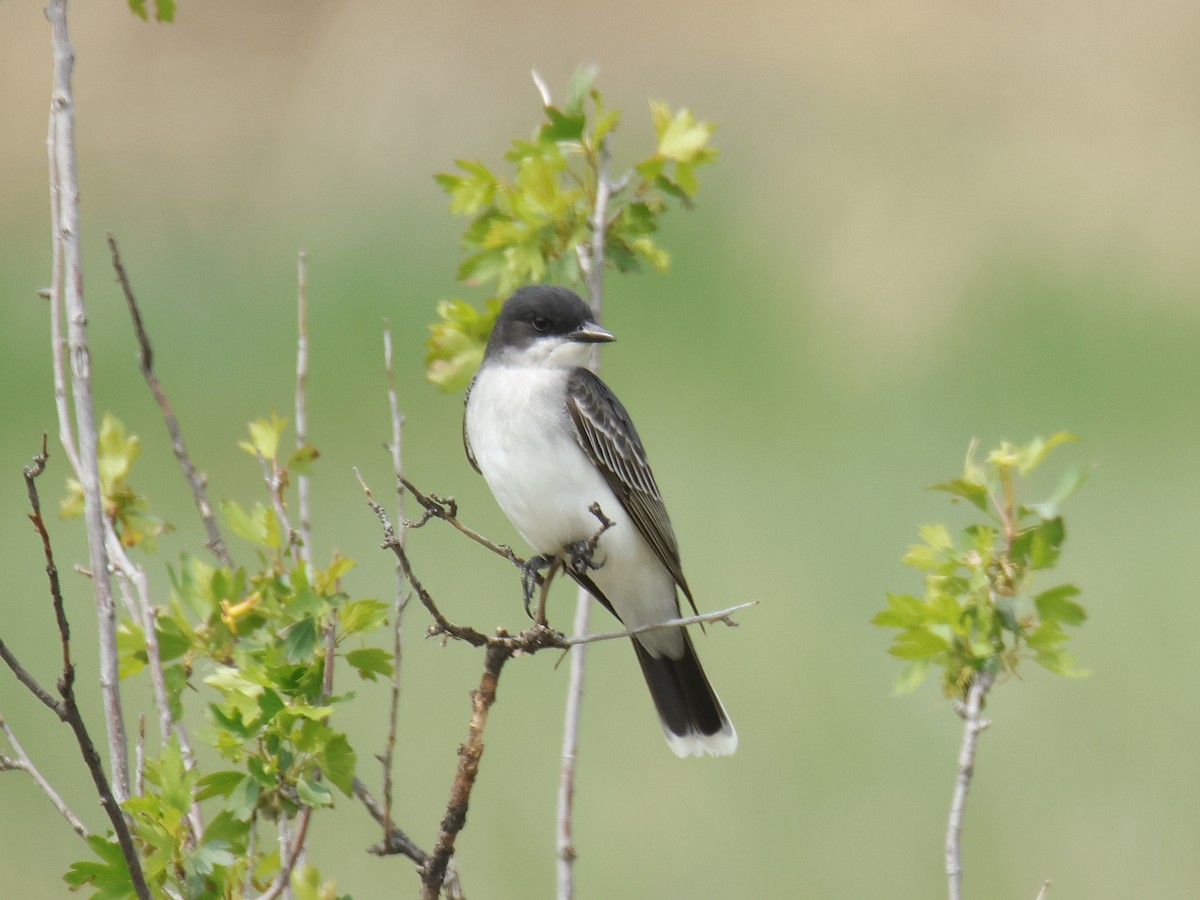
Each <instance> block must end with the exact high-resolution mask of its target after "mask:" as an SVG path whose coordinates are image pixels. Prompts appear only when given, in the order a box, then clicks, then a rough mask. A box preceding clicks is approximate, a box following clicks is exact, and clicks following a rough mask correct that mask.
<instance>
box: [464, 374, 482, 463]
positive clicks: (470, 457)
mask: <svg viewBox="0 0 1200 900" xmlns="http://www.w3.org/2000/svg"><path fill="white" fill-rule="evenodd" d="M478 377H479V376H478V375H476V376H475V378H478ZM475 378H472V379H471V383H470V384H469V385H467V393H466V396H464V397H463V449H464V450H466V451H467V462H469V463H470V464H471V468H472V469H474V470H475V471H476V472H479V474H480V475H482V474H483V473H482V472H480V471H479V463H477V462H475V454H474V453H472V452H471V436H470V435H469V434H467V404H468V403H470V402H471V388H473V387H475Z"/></svg>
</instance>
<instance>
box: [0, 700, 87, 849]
mask: <svg viewBox="0 0 1200 900" xmlns="http://www.w3.org/2000/svg"><path fill="white" fill-rule="evenodd" d="M0 731H3V732H4V737H5V738H7V740H8V743H9V746H11V747H12V749H13V753H15V754H17V758H16V759H9V758H8V757H6V756H0V771H4V770H6V769H8V770H13V771H20V772H24V773H25V774H26V775H28V776H29V777H30V778H32V779H33V781H34V783H35V784H36V785H37V786H38V787H39V788H41V789H42V793H43V794H45V795H46V796H47V797H48V798H49V799H50V802H51V803H53V804H54V808H55V809H57V810H58V811H59V814H61V815H62V817H63V818H64V819H66V820H67V823H68V824H69V825H70V826H71V830H72V831H74V832H75V833H76V834H77V835H79V836H80V837H81V838H86V837H87V836H88V830H87V828H86V827H85V826H84V824H83V822H81V821H80V820H79V817H78V816H77V815H75V813H73V812H71V808H70V807H69V806H67V804H66V802H65V801H64V800H63V799H62V797H60V796H59V795H58V791H56V790H54V787H53V785H51V784H50V782H48V781H47V780H46V779H45V777H44V776H43V775H42V773H41V772H39V771H38V768H37V766H36V765H34V763H33V760H32V759H30V758H29V754H27V753H26V752H25V748H24V747H22V746H21V743H20V741H18V740H17V736H16V735H15V734H13V732H12V729H11V728H10V727H9V725H8V722H6V721H5V720H4V716H3V715H0Z"/></svg>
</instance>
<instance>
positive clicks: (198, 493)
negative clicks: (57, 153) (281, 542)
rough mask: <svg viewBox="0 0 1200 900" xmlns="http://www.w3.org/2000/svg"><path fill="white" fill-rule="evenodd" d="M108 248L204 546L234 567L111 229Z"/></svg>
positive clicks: (142, 363) (140, 360) (146, 376)
mask: <svg viewBox="0 0 1200 900" xmlns="http://www.w3.org/2000/svg"><path fill="white" fill-rule="evenodd" d="M108 249H109V251H110V253H111V255H112V267H113V271H114V272H116V275H117V281H118V282H119V283H120V285H121V290H122V291H123V292H124V294H125V304H126V306H128V307H129V318H130V320H131V321H132V322H133V333H134V337H136V338H137V342H138V368H139V369H140V370H141V373H142V377H143V378H144V379H145V380H146V384H147V386H148V387H149V388H150V393H151V394H153V395H154V402H155V403H157V404H158V408H159V411H160V412H161V413H162V418H163V423H164V424H165V425H166V426H167V434H168V435H170V437H171V450H172V451H173V452H174V454H175V459H176V460H177V461H178V463H179V468H180V469H181V470H182V471H183V477H184V479H185V480H186V481H187V483H188V486H189V487H190V488H191V489H192V501H193V502H194V503H195V504H196V511H197V512H199V513H200V520H201V521H202V522H203V523H204V530H205V531H206V532H207V534H208V542H207V543H206V544H205V545H204V546H205V547H207V548H208V549H209V550H210V551H211V552H212V553H213V555H214V556H216V558H217V559H218V560H220V562H221V565H223V566H228V567H229V568H231V569H232V568H234V562H233V558H232V557H231V556H230V555H229V550H228V548H227V547H226V546H225V538H224V537H223V536H222V535H221V529H220V528H219V527H218V526H217V517H216V516H215V515H214V514H213V508H212V504H211V503H209V502H208V480H207V478H205V476H204V473H203V472H199V471H197V469H196V467H195V465H194V464H193V463H192V458H191V456H189V455H188V451H187V444H185V443H184V440H183V431H182V430H181V429H180V427H179V420H178V419H177V418H175V411H174V410H173V409H172V408H171V401H170V400H168V399H167V392H166V391H165V390H163V386H162V383H161V382H160V381H159V380H158V375H157V374H156V373H155V371H154V350H153V348H152V347H151V346H150V338H149V336H148V335H147V334H146V328H145V325H144V324H143V322H142V313H141V310H140V309H139V308H138V303H137V299H136V297H135V296H134V293H133V287H132V286H131V284H130V282H129V275H128V274H127V273H126V271H125V266H124V264H123V263H122V261H121V254H120V251H119V250H118V249H117V240H116V238H114V237H113V234H112V232H111V231H110V232H109V233H108Z"/></svg>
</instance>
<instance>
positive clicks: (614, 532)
mask: <svg viewBox="0 0 1200 900" xmlns="http://www.w3.org/2000/svg"><path fill="white" fill-rule="evenodd" d="M611 340H613V336H612V334H610V333H609V332H607V331H605V330H604V329H603V328H601V327H600V326H599V325H597V324H596V322H595V321H594V320H593V318H592V313H591V310H590V309H589V308H588V306H587V304H586V303H584V302H583V300H581V299H580V298H579V297H578V296H577V295H576V294H574V293H572V292H571V291H569V290H566V289H565V288H560V287H552V286H548V285H534V286H531V287H523V288H520V289H519V290H518V291H516V293H514V294H513V295H512V296H511V297H510V298H509V299H508V301H507V302H506V303H505V304H504V307H503V309H502V310H501V311H500V315H499V317H498V318H497V319H496V325H495V329H494V330H493V331H492V336H491V339H490V340H489V341H488V345H487V352H486V353H485V354H484V357H483V364H482V365H481V366H480V369H479V373H478V374H477V375H476V376H475V380H474V381H473V382H472V383H471V387H470V388H469V389H468V391H467V399H466V415H465V417H464V421H463V438H464V443H465V445H466V450H467V458H468V459H469V460H470V462H471V465H472V466H473V467H474V468H475V470H476V471H477V472H479V473H480V474H481V475H483V477H484V478H485V479H486V480H487V483H488V487H490V488H491V490H492V494H494V495H495V497H496V502H497V503H499V504H500V508H501V509H502V510H503V511H504V513H505V515H507V516H508V518H509V521H511V522H512V523H513V525H514V526H515V527H516V529H517V531H519V532H520V533H521V535H522V537H524V538H525V540H527V541H528V542H529V543H530V545H531V546H532V547H533V548H534V550H536V551H537V552H538V553H539V554H542V555H544V556H548V557H559V558H564V559H566V560H567V562H566V564H565V565H564V568H565V569H566V571H567V572H569V573H570V574H571V576H572V577H573V578H574V579H575V580H576V581H578V582H579V583H580V584H581V585H582V586H583V587H584V588H585V589H586V590H587V591H588V593H590V594H591V595H592V596H593V597H595V598H596V599H597V600H599V601H600V602H601V603H602V604H603V605H604V606H605V607H607V609H608V610H609V612H611V613H612V614H613V615H615V616H616V617H617V618H618V619H620V620H621V622H622V623H623V624H624V625H625V626H626V627H627V628H631V629H632V628H637V627H639V626H642V625H650V624H655V623H659V622H664V621H667V620H669V619H674V618H678V617H679V599H678V596H677V594H676V589H677V588H678V589H679V590H682V591H683V594H684V596H685V597H687V599H688V602H689V603H691V604H692V608H693V609H695V603H694V602H693V601H692V593H691V590H690V589H689V588H688V584H687V581H686V580H685V579H684V577H683V570H682V568H681V566H680V562H679V547H678V546H677V544H676V542H675V532H674V531H673V530H672V529H671V521H670V519H669V518H668V517H667V510H666V507H665V506H663V501H662V497H661V496H660V495H659V492H658V485H657V484H655V482H654V475H653V474H652V473H651V471H650V464H649V462H647V460H646V451H645V449H644V448H643V447H642V442H641V439H640V438H638V434H637V430H636V429H635V428H634V427H633V422H632V421H631V420H630V418H629V413H627V412H626V411H625V407H624V406H622V405H621V401H620V400H618V399H617V398H616V396H615V395H614V394H613V392H612V391H610V390H609V389H608V386H607V385H605V384H604V382H603V381H601V380H600V379H599V378H598V377H597V376H596V375H595V374H594V373H592V372H591V371H589V370H588V369H587V368H585V366H586V365H587V361H588V357H589V354H590V350H591V347H592V345H593V344H596V343H600V342H606V341H611ZM593 503H599V505H600V509H601V510H602V511H603V513H604V514H605V515H606V516H607V517H608V518H609V519H610V520H612V522H614V523H615V526H614V527H611V528H609V529H608V530H607V531H605V532H604V533H603V534H602V535H601V537H600V540H599V543H598V545H597V546H596V550H595V552H594V553H593V555H592V559H591V561H590V564H586V565H576V564H574V563H573V562H572V561H571V559H570V556H571V552H572V551H571V546H572V545H575V546H578V544H579V542H581V541H587V540H588V539H590V538H591V537H592V536H593V535H594V534H595V533H596V531H597V524H598V522H597V519H596V518H595V517H594V516H593V515H592V514H591V513H590V512H589V511H588V507H589V506H591V505H592V504H593ZM633 648H634V650H635V651H637V658H638V662H640V663H641V665H642V673H643V674H644V675H645V677H646V684H647V685H648V686H649V688H650V695H651V696H652V697H653V698H654V705H655V706H656V707H657V708H658V716H659V718H660V719H661V720H662V727H663V732H664V733H665V734H666V738H667V743H668V744H669V745H670V747H671V749H672V750H673V751H674V752H675V754H676V755H677V756H681V757H683V756H700V755H702V754H705V753H708V754H711V755H713V756H724V755H726V754H730V753H732V752H733V751H734V750H735V749H736V748H737V732H736V731H734V728H733V723H732V722H730V721H729V716H728V715H727V714H726V713H725V708H724V707H723V706H722V705H721V701H720V700H719V699H718V698H717V695H716V692H715V691H714V690H713V689H712V686H711V685H710V684H709V683H708V678H707V677H706V676H705V674H704V670H703V669H702V668H701V667H700V660H699V659H697V658H696V651H695V649H694V648H693V647H692V640H691V637H690V636H689V635H688V633H687V631H686V630H684V629H683V628H667V629H658V630H655V631H648V632H644V633H642V634H639V635H637V636H635V637H634V638H633Z"/></svg>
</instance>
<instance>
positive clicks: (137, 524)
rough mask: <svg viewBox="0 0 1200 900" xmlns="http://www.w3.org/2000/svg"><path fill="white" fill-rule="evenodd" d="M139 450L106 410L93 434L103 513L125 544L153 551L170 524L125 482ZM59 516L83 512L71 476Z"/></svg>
mask: <svg viewBox="0 0 1200 900" xmlns="http://www.w3.org/2000/svg"><path fill="white" fill-rule="evenodd" d="M141 452H142V443H141V441H140V440H139V439H138V436H137V435H128V436H127V435H126V434H125V426H124V425H123V424H122V423H121V422H120V421H119V420H118V419H117V418H116V417H115V416H113V415H112V414H110V413H106V414H105V415H104V418H103V419H102V420H101V423H100V432H99V434H98V435H97V443H96V455H97V462H98V473H99V476H100V496H101V498H102V500H103V503H104V513H105V516H106V517H107V518H108V520H109V521H110V522H112V524H113V529H114V530H115V531H116V533H117V537H118V538H120V540H121V543H122V544H124V545H125V546H126V547H141V548H142V549H143V550H147V551H153V550H154V549H155V548H156V546H157V539H158V537H159V536H160V535H161V534H163V533H164V532H167V531H170V530H171V526H170V525H168V524H167V523H166V522H164V521H163V520H162V519H160V518H158V517H157V516H154V515H152V514H151V513H150V512H149V504H148V503H147V501H146V498H145V497H143V496H142V495H141V494H139V493H138V492H137V491H135V490H134V489H133V487H132V486H131V485H130V484H129V472H130V470H131V469H132V468H133V464H134V462H136V461H137V458H138V456H139V454H141ZM59 513H60V514H61V515H62V516H63V518H67V519H74V518H78V517H79V516H82V515H83V485H81V484H80V483H79V482H78V481H76V480H74V479H71V480H69V481H68V482H67V496H66V497H65V498H64V499H63V501H62V503H61V504H60V506H59Z"/></svg>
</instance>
